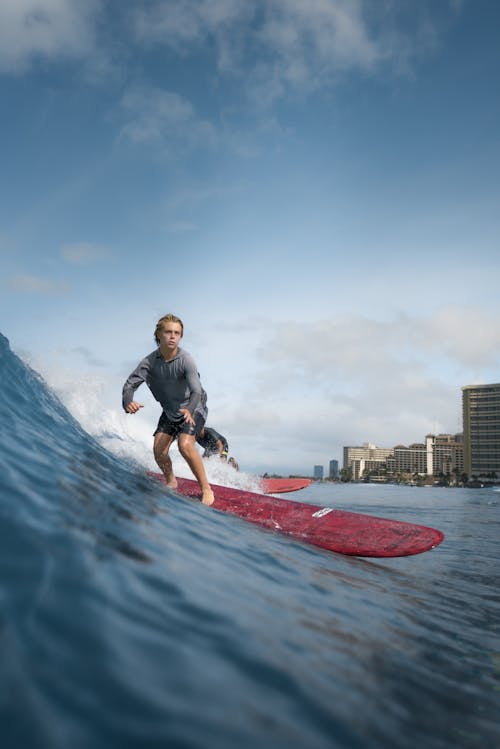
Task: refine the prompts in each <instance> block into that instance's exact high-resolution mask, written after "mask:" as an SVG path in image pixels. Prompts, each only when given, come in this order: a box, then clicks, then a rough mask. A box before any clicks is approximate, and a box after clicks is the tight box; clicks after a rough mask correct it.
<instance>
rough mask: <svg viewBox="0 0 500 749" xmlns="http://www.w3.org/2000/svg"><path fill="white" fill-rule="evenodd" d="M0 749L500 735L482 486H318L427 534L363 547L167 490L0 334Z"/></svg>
mask: <svg viewBox="0 0 500 749" xmlns="http://www.w3.org/2000/svg"><path fill="white" fill-rule="evenodd" d="M0 371H1V381H2V390H1V392H0V399H1V408H0V489H1V492H0V496H1V503H0V746H1V747H2V748H3V749H11V748H16V749H17V748H18V747H19V748H21V747H22V748H23V749H24V748H26V749H31V748H33V749H36V748H38V747H40V748H41V749H66V748H67V747H72V749H87V748H88V749H101V747H102V749H114V748H115V747H116V749H126V748H127V747H141V748H142V747H162V748H166V747H168V748H170V749H177V748H179V749H181V748H183V749H202V748H203V749H204V748H205V747H210V748H212V747H217V749H226V748H227V749H234V748H235V747H237V748H238V749H246V748H247V747H248V749H250V748H252V749H254V748H255V747H264V748H267V747H270V748H273V749H274V748H276V749H281V748H283V749H285V748H287V749H290V748H292V749H294V748H298V747H301V748H302V747H304V749H336V748H339V749H344V748H345V749H357V748H358V747H359V748H360V749H387V748H388V747H394V748H395V749H404V748H406V747H419V748H420V747H425V748H426V749H433V748H435V749H441V748H442V749H445V748H447V747H450V748H451V747H454V748H455V747H459V748H461V747H463V748H464V749H466V748H467V747H470V748H471V749H472V748H474V749H484V748H485V747H494V746H498V745H499V743H500V729H499V723H498V721H499V715H500V572H499V559H498V557H499V536H500V493H499V492H498V490H496V489H494V488H485V489H446V488H417V487H397V486H383V487H382V486H374V485H359V484H356V485H353V484H336V485H330V484H314V485H312V486H311V487H310V488H308V489H305V490H303V491H302V492H300V494H299V493H297V494H292V495H289V496H290V498H293V499H301V500H304V501H307V502H310V503H317V504H321V505H327V506H334V507H339V508H342V509H350V510H355V511H360V512H364V513H369V514H374V515H382V516H386V517H393V518H397V519H402V520H409V521H413V522H417V523H421V524H425V525H432V526H435V527H437V528H439V529H441V530H442V531H444V533H445V540H444V542H443V543H442V544H441V545H440V546H439V547H438V548H436V549H434V550H432V551H430V552H426V553H424V554H421V555H418V556H413V557H406V558H399V559H383V560H375V559H372V560H370V559H360V558H355V557H347V556H341V555H337V554H332V553H329V552H325V551H322V550H320V549H317V548H314V547H311V546H306V545H303V544H301V543H298V542H295V541H292V540H290V539H288V538H285V537H283V536H279V535H275V534H273V533H271V532H268V531H264V530H262V529H260V528H258V527H256V526H252V525H250V524H248V523H246V522H245V521H243V520H241V519H238V518H234V517H230V516H227V515H223V514H221V513H218V512H216V511H214V510H211V509H210V508H207V507H204V506H202V505H200V504H198V503H195V502H190V501H187V500H182V499H179V498H178V497H176V496H174V495H172V494H169V493H168V492H167V491H166V490H165V488H163V487H161V486H160V485H158V484H157V483H156V482H155V481H153V480H151V479H149V478H148V477H147V476H146V475H145V471H144V468H143V467H141V466H140V465H139V464H138V463H137V461H132V460H129V459H127V458H126V457H125V456H121V457H117V456H116V455H115V454H113V453H112V452H111V451H110V450H108V449H106V448H105V447H103V444H102V442H100V441H97V440H96V439H95V438H94V437H92V436H90V435H89V434H88V433H87V432H86V431H85V430H84V429H83V428H82V426H81V424H80V423H79V421H78V420H76V419H75V418H74V416H72V415H71V414H70V412H69V411H68V410H67V409H66V408H65V406H64V405H63V404H62V403H61V402H60V400H59V399H58V398H57V397H56V395H55V394H54V392H53V391H52V390H51V389H50V388H49V387H48V386H47V384H46V383H45V382H44V381H43V380H42V379H41V377H40V376H38V375H37V374H36V373H35V372H34V371H33V370H31V369H30V368H29V367H28V366H26V364H24V363H23V362H22V361H21V360H20V359H19V358H18V357H17V356H16V355H15V354H14V353H12V351H11V350H10V348H9V345H8V342H7V340H6V339H5V338H4V337H0Z"/></svg>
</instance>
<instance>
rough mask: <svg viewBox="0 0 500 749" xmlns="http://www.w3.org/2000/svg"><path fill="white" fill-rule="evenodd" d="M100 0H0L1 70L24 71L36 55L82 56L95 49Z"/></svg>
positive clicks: (48, 56)
mask: <svg viewBox="0 0 500 749" xmlns="http://www.w3.org/2000/svg"><path fill="white" fill-rule="evenodd" d="M99 7H100V0H85V2H81V1H80V0H2V2H1V3H0V71H2V72H23V71H24V70H26V69H28V68H29V67H30V66H31V65H32V64H33V62H34V61H35V60H36V59H37V58H45V59H49V60H53V59H56V58H59V57H64V58H82V57H86V56H89V55H90V54H91V52H92V51H93V50H94V47H95V42H94V27H93V22H94V18H95V14H96V11H97V10H98V9H99Z"/></svg>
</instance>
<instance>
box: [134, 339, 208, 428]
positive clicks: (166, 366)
mask: <svg viewBox="0 0 500 749" xmlns="http://www.w3.org/2000/svg"><path fill="white" fill-rule="evenodd" d="M143 382H145V383H146V385H147V386H148V387H149V389H150V390H151V392H152V394H153V396H154V397H155V398H156V400H157V401H159V403H161V406H162V408H163V410H164V412H165V413H166V415H167V417H168V418H169V419H170V421H174V422H175V421H179V419H180V418H181V415H180V413H179V409H181V408H187V409H188V410H189V411H190V413H191V415H193V414H194V413H195V411H197V412H199V413H201V414H202V415H203V416H204V418H205V419H206V417H207V409H206V393H205V391H204V390H203V388H202V386H201V382H200V375H199V374H198V370H197V369H196V364H195V363H194V359H193V358H192V357H191V355H190V354H188V353H187V351H184V349H181V348H179V349H177V354H176V355H175V356H174V358H173V359H171V360H170V361H166V360H165V359H164V358H163V356H162V355H161V353H160V349H155V350H154V351H152V352H151V353H150V354H148V355H147V356H145V357H144V359H143V360H142V361H141V362H139V364H138V365H137V367H136V368H135V369H134V371H133V372H132V373H131V374H130V375H129V376H128V378H127V381H126V383H125V385H124V386H123V393H122V403H123V408H124V409H126V408H127V406H128V405H129V403H131V402H132V401H133V400H134V393H135V391H136V390H137V388H138V387H139V385H142V383H143Z"/></svg>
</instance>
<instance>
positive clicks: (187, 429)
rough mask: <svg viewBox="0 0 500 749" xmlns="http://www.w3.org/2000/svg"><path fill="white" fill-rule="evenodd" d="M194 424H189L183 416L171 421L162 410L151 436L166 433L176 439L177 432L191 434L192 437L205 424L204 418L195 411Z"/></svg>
mask: <svg viewBox="0 0 500 749" xmlns="http://www.w3.org/2000/svg"><path fill="white" fill-rule="evenodd" d="M193 419H194V424H190V423H189V422H187V421H185V420H184V419H183V418H179V420H177V419H176V420H175V421H172V420H171V419H169V418H168V416H167V414H166V413H165V411H162V414H161V416H160V420H159V421H158V425H157V427H156V429H155V431H154V432H153V437H155V436H156V435H157V434H160V433H161V434H168V435H170V436H171V437H174V439H176V438H177V437H178V436H179V434H192V435H193V437H196V436H197V435H198V434H199V433H200V432H201V430H202V428H203V425H204V424H205V419H204V418H203V416H202V415H201V414H199V413H195V415H194V416H193Z"/></svg>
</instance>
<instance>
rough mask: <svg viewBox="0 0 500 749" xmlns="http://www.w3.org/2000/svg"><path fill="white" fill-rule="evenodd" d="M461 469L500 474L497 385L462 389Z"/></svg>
mask: <svg viewBox="0 0 500 749" xmlns="http://www.w3.org/2000/svg"><path fill="white" fill-rule="evenodd" d="M462 408H463V423H464V470H465V473H467V475H468V476H469V478H471V477H472V476H478V477H479V476H488V474H489V475H491V474H492V473H495V474H496V475H497V477H500V384H499V383H496V384H493V385H465V386H464V387H463V388H462Z"/></svg>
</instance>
